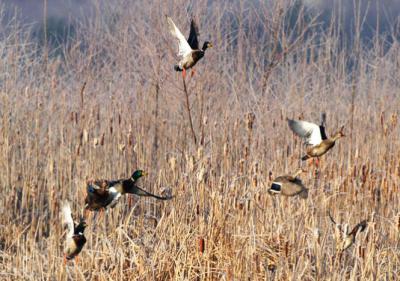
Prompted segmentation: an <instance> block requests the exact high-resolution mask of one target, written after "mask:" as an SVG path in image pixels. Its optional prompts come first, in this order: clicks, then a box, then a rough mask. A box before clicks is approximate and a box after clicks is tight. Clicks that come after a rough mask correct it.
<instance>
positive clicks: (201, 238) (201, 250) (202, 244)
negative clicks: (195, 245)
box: [199, 237, 205, 254]
mask: <svg viewBox="0 0 400 281" xmlns="http://www.w3.org/2000/svg"><path fill="white" fill-rule="evenodd" d="M204 250H205V241H204V238H203V237H200V239H199V251H200V253H202V254H203V253H204Z"/></svg>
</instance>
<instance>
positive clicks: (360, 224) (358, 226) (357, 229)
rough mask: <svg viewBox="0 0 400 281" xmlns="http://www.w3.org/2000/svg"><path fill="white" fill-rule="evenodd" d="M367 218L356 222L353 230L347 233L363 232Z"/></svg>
mask: <svg viewBox="0 0 400 281" xmlns="http://www.w3.org/2000/svg"><path fill="white" fill-rule="evenodd" d="M367 224H368V222H367V220H363V221H361V222H360V223H358V224H357V225H356V226H355V227H354V228H353V230H352V231H351V232H350V233H349V234H353V235H356V234H357V233H358V232H359V231H360V232H363V231H364V230H365V229H366V228H367Z"/></svg>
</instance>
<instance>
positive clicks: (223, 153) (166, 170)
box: [0, 1, 400, 280]
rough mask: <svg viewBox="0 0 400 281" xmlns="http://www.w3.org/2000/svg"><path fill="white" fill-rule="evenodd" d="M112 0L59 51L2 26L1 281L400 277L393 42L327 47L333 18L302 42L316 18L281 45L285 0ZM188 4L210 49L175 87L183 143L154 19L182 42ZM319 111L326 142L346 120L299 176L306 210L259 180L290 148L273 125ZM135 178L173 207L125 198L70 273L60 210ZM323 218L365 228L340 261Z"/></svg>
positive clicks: (298, 146)
mask: <svg viewBox="0 0 400 281" xmlns="http://www.w3.org/2000/svg"><path fill="white" fill-rule="evenodd" d="M116 2H118V3H119V2H121V3H119V4H116V3H114V4H113V5H110V6H107V5H100V4H99V5H97V6H96V5H95V7H96V9H95V15H94V16H93V17H91V18H89V19H87V20H86V21H84V22H80V24H79V26H78V28H77V30H76V35H75V37H74V38H71V39H70V42H69V43H68V45H67V46H65V47H63V48H62V49H59V50H57V52H59V53H60V52H61V53H62V55H61V56H56V55H53V54H52V52H51V51H49V53H47V52H43V51H42V50H41V49H40V48H38V47H37V46H36V45H35V43H34V42H33V41H32V40H31V39H29V36H28V34H27V32H26V31H25V28H23V27H22V26H20V25H19V24H18V21H12V22H11V23H10V24H9V25H7V26H3V27H2V30H1V34H2V39H1V42H0V54H1V56H0V57H1V59H0V69H1V71H0V124H1V125H0V127H1V131H0V187H1V189H0V192H1V196H0V210H1V218H0V228H1V230H0V279H1V280H398V279H399V278H400V276H399V274H400V273H399V272H400V255H399V247H400V245H399V241H400V240H399V231H400V209H399V206H400V195H399V184H400V161H399V159H400V129H399V124H398V115H399V108H400V98H399V85H400V71H399V65H400V48H399V44H398V43H397V42H395V43H393V45H392V46H391V47H390V49H388V50H385V51H384V47H383V45H384V42H383V39H382V38H381V37H379V36H377V37H376V38H375V39H374V41H373V42H372V43H373V44H372V45H373V46H372V47H371V48H369V49H367V48H365V47H364V46H363V43H362V42H358V43H357V40H356V43H355V44H354V46H353V47H349V48H348V49H347V50H342V49H341V48H340V47H339V45H340V44H341V43H340V40H339V38H338V36H337V34H338V33H339V30H340V24H339V23H336V22H334V21H333V22H332V24H331V27H330V28H328V30H325V31H324V32H322V33H320V34H321V35H319V36H317V35H314V33H315V32H316V29H317V28H318V23H317V21H316V19H315V22H314V21H313V20H310V21H307V22H306V21H303V20H301V19H299V20H298V21H297V22H296V24H295V29H296V30H298V32H297V33H295V34H290V30H287V29H285V27H284V25H283V15H284V14H285V13H287V11H288V10H289V7H290V4H291V3H292V2H293V1H275V2H273V3H272V4H270V3H269V2H268V3H266V4H263V3H258V2H257V1H254V2H244V1H233V4H232V5H228V4H224V3H219V2H215V3H211V4H210V3H208V2H207V1H198V2H196V3H189V4H186V3H187V2H186V1H167V2H165V1H156V2H157V3H156V4H147V5H143V2H145V1H136V2H135V3H134V4H132V3H131V4H130V5H128V6H126V7H125V8H124V5H123V4H124V3H123V2H124V1H116ZM221 2H222V1H221ZM146 3H147V2H146ZM251 3H256V4H251ZM95 4H96V3H95ZM182 7H184V9H182ZM186 9H188V10H192V11H194V12H193V13H194V14H195V16H197V17H198V19H199V24H200V26H201V41H203V40H207V39H209V40H210V41H212V42H213V43H214V46H215V47H214V48H213V49H211V50H210V51H207V54H206V56H205V58H204V59H203V60H202V61H201V62H199V64H198V66H197V67H196V69H197V73H196V75H195V76H194V77H193V78H188V80H187V85H186V86H187V95H188V98H189V108H190V112H191V118H192V123H193V132H192V130H191V129H190V125H189V124H190V122H189V119H188V107H187V106H186V102H185V93H184V88H183V84H182V79H181V76H180V74H177V73H175V72H174V71H173V64H174V62H175V59H176V58H175V56H174V53H175V50H176V42H175V41H173V39H172V38H171V36H170V35H169V33H168V31H167V29H166V26H165V21H164V15H165V14H169V15H171V16H172V17H173V18H174V19H176V23H177V25H178V26H179V27H180V28H181V29H182V32H184V33H185V34H186V33H188V23H189V14H187V13H186V11H185V10H186ZM260 28H261V29H260ZM260 30H262V32H261V33H260ZM359 32H360V30H359V29H358V30H356V32H355V37H356V38H359V37H357V35H358V36H359ZM350 60H356V61H357V64H356V66H355V67H354V68H353V69H350V68H349V67H346V65H348V64H349V62H350ZM322 112H325V113H326V114H327V117H328V121H327V130H328V132H329V133H333V132H334V131H335V130H336V129H338V128H340V126H341V125H345V133H346V135H347V137H345V138H343V139H341V140H340V141H339V143H338V144H337V145H336V146H335V147H334V148H333V149H332V151H330V152H329V153H328V154H327V155H325V156H324V157H322V159H321V160H322V163H321V165H322V166H321V168H320V171H319V174H318V175H317V176H315V174H314V172H313V170H312V169H310V170H309V172H308V173H307V174H304V175H303V176H302V179H303V181H304V183H305V184H306V186H307V187H308V188H309V189H310V193H309V198H308V199H307V200H301V199H299V198H281V197H276V196H270V195H269V194H268V193H267V188H268V186H269V185H270V183H271V178H273V177H275V176H277V175H280V174H282V173H287V172H292V171H294V170H295V169H296V168H297V167H298V166H299V165H300V160H299V158H300V156H301V153H302V152H304V147H303V146H302V143H301V141H300V140H299V139H298V138H297V137H295V136H294V135H293V134H292V133H291V132H290V131H289V128H288V126H287V123H286V117H291V118H298V117H303V118H304V119H306V120H310V121H315V122H319V120H320V114H321V113H322ZM193 134H195V138H196V143H195V142H194V136H193ZM136 168H142V169H144V170H146V171H148V172H149V176H148V177H146V179H145V181H144V183H143V187H144V188H145V189H147V190H149V191H151V192H153V193H157V194H160V193H162V192H172V193H173V194H174V195H175V198H174V199H173V200H172V201H165V202H159V201H155V200H153V199H147V198H136V197H132V198H128V197H125V198H123V199H122V200H121V202H120V203H119V204H118V205H117V206H116V208H114V209H112V210H110V211H109V212H107V213H106V214H105V215H104V216H103V217H100V216H94V215H92V217H91V219H89V220H88V224H89V227H88V228H87V229H86V237H87V239H88V242H87V244H86V245H85V248H84V249H83V251H82V253H81V254H80V259H79V261H78V262H69V263H68V265H67V266H64V265H63V263H62V259H63V255H62V251H63V241H64V235H65V231H64V230H63V228H62V226H61V224H60V218H59V211H60V202H61V201H62V200H64V199H68V200H70V201H71V202H72V208H73V211H74V215H75V216H76V218H77V217H78V216H79V215H81V214H82V208H83V201H84V195H85V181H86V179H88V178H91V177H95V178H109V179H114V178H120V177H126V176H128V175H130V174H131V172H132V171H133V170H134V169H136ZM328 211H330V212H331V213H332V214H333V216H334V217H335V219H336V220H337V221H339V222H341V223H349V224H350V225H351V226H353V225H355V224H356V223H358V222H359V221H361V220H362V219H368V220H369V223H368V228H367V230H366V231H365V232H363V233H361V234H360V235H358V237H357V240H356V243H355V245H353V246H352V247H351V248H350V249H348V250H347V251H346V252H345V253H344V254H343V255H342V256H341V257H340V258H339V256H338V255H337V254H336V253H335V243H334V238H333V237H334V229H333V226H332V224H331V222H330V220H329V218H328V216H327V212H328ZM317 232H319V233H320V235H319V236H316V235H315V233H317Z"/></svg>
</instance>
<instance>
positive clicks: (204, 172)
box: [197, 167, 206, 182]
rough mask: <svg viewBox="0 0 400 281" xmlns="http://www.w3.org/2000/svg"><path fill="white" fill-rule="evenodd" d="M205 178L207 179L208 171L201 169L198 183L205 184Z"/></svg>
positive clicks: (198, 174)
mask: <svg viewBox="0 0 400 281" xmlns="http://www.w3.org/2000/svg"><path fill="white" fill-rule="evenodd" d="M205 178H206V169H205V168H204V167H201V168H200V170H199V172H198V173H197V181H198V182H203V181H204V180H205Z"/></svg>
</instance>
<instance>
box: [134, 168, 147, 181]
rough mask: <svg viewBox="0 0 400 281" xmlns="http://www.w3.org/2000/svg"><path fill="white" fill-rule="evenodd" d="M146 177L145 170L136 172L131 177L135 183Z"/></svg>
mask: <svg viewBox="0 0 400 281" xmlns="http://www.w3.org/2000/svg"><path fill="white" fill-rule="evenodd" d="M145 175H146V172H145V171H143V170H136V171H134V172H133V174H132V176H131V179H132V180H133V181H137V180H138V179H140V178H141V177H143V176H145Z"/></svg>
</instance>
